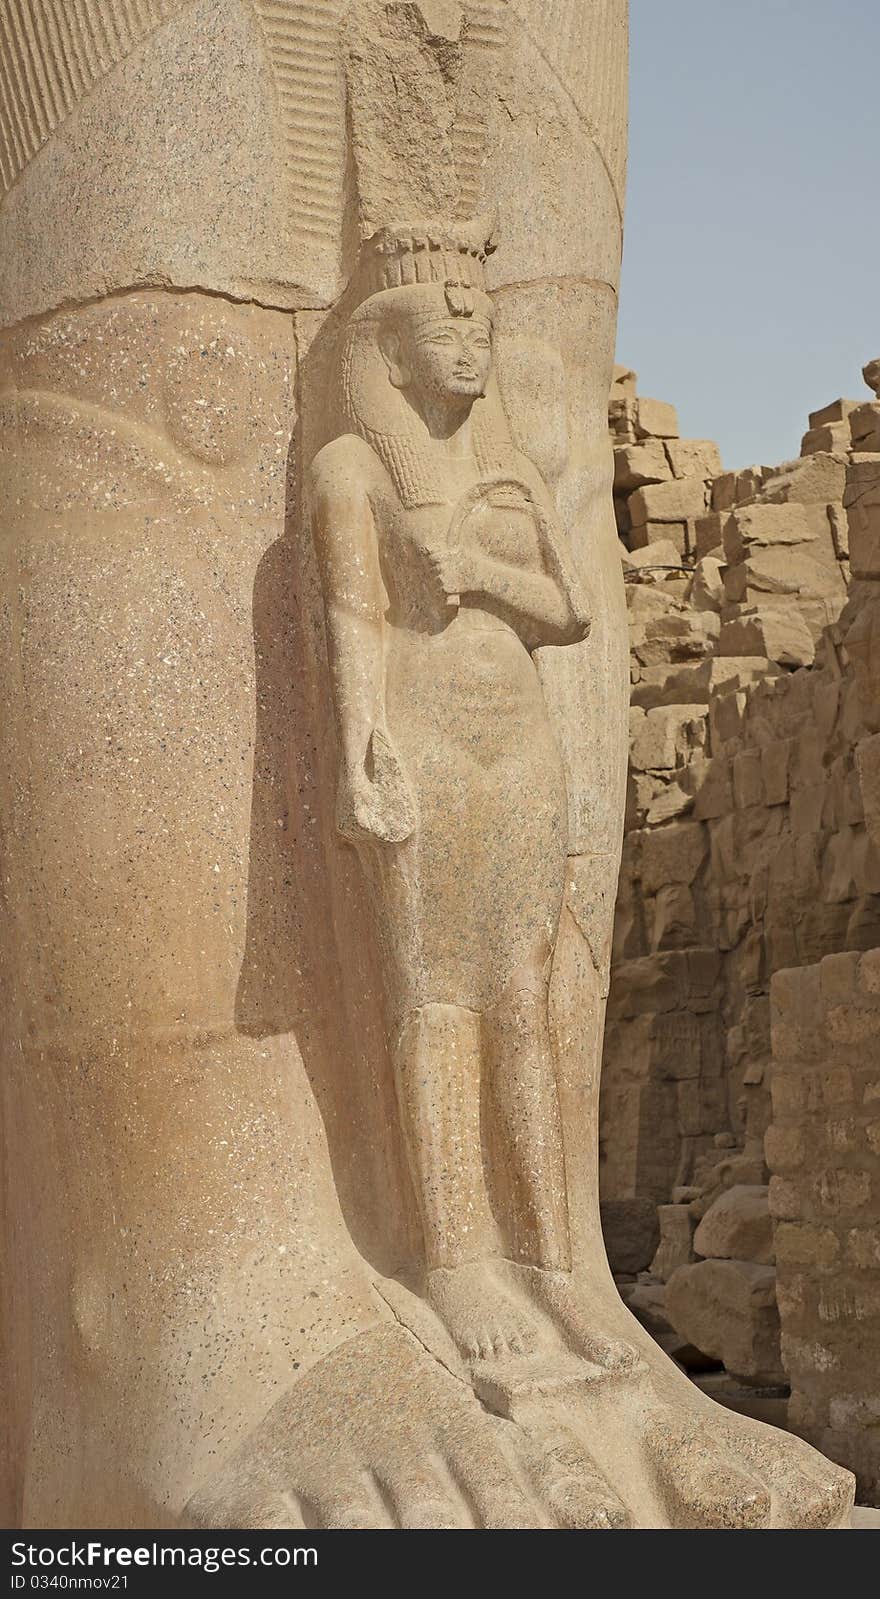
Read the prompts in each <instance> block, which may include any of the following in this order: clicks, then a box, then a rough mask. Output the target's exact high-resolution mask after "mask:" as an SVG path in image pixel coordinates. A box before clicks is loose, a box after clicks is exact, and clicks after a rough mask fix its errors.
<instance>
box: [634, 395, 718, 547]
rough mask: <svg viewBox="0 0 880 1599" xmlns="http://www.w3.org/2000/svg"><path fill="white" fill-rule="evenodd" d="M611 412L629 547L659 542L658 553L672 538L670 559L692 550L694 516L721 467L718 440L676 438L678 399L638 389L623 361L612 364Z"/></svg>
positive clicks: (706, 500) (702, 510)
mask: <svg viewBox="0 0 880 1599" xmlns="http://www.w3.org/2000/svg"><path fill="white" fill-rule="evenodd" d="M608 420H609V426H610V428H611V433H612V438H613V441H614V503H615V510H616V514H617V526H618V532H619V533H620V535H621V537H622V538H624V539H625V541H626V544H627V547H628V548H629V549H631V550H643V549H649V548H650V547H651V546H652V545H655V544H659V545H661V546H662V547H663V548H662V549H661V551H660V552H658V553H657V554H656V556H655V558H656V559H657V560H658V561H659V560H661V559H663V558H665V556H664V554H663V552H664V550H666V547H667V546H670V545H671V546H672V549H673V551H674V554H673V557H672V559H673V562H674V563H675V562H677V561H681V560H682V559H684V558H685V557H689V556H693V553H694V549H695V541H696V523H697V520H698V519H699V518H700V517H702V516H703V515H704V514H705V512H706V507H707V505H708V503H709V492H710V486H711V483H712V479H713V478H715V477H716V476H717V475H718V473H719V472H720V471H721V457H720V455H719V453H718V446H717V444H713V443H712V441H711V439H682V438H680V437H679V430H678V417H677V415H676V411H675V407H674V406H672V405H667V404H666V403H665V402H664V401H662V400H651V399H648V398H647V397H646V396H645V395H639V394H638V393H637V378H636V374H635V372H631V371H630V370H629V369H628V368H626V367H616V368H615V371H614V385H613V387H612V391H611V400H610V404H609V411H608ZM667 553H668V552H667Z"/></svg>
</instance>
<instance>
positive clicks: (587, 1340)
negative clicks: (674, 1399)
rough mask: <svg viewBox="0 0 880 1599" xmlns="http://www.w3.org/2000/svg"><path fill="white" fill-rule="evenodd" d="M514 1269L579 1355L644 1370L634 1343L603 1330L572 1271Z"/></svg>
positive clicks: (607, 1365)
mask: <svg viewBox="0 0 880 1599" xmlns="http://www.w3.org/2000/svg"><path fill="white" fill-rule="evenodd" d="M513 1270H514V1271H515V1273H516V1277H517V1280H518V1281H519V1282H521V1284H522V1287H523V1289H524V1290H525V1291H526V1293H528V1295H529V1297H530V1298H531V1299H533V1300H534V1301H535V1302H536V1303H537V1304H538V1305H540V1306H541V1309H542V1310H543V1311H545V1313H546V1314H547V1315H549V1316H550V1318H551V1320H552V1321H553V1322H555V1324H556V1326H557V1327H558V1328H559V1330H560V1332H561V1333H562V1335H563V1338H564V1339H565V1341H566V1342H567V1343H568V1345H569V1347H570V1348H571V1349H572V1350H573V1351H574V1353H575V1354H576V1355H580V1356H581V1358H582V1359H583V1360H588V1361H590V1363H591V1364H592V1365H594V1366H601V1367H602V1369H603V1370H604V1371H607V1372H620V1373H623V1372H634V1371H636V1370H637V1369H644V1368H643V1366H642V1362H641V1360H640V1357H639V1354H638V1351H637V1350H636V1348H635V1346H634V1345H633V1343H631V1342H629V1341H627V1340H624V1339H622V1338H613V1337H608V1336H606V1334H605V1333H604V1332H603V1331H602V1330H601V1329H600V1327H599V1326H598V1325H597V1318H596V1314H595V1309H594V1307H593V1306H592V1305H591V1303H590V1301H589V1299H588V1297H587V1296H586V1294H585V1293H584V1292H583V1291H582V1289H581V1288H580V1286H579V1284H578V1283H577V1282H576V1280H575V1278H574V1276H573V1275H572V1273H571V1272H567V1271H541V1270H540V1269H539V1268H538V1267H535V1266H517V1267H514V1268H513Z"/></svg>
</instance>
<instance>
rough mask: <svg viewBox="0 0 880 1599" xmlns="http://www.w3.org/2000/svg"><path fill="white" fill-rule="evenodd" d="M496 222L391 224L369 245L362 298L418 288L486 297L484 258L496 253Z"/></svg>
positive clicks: (364, 256) (372, 237) (364, 250)
mask: <svg viewBox="0 0 880 1599" xmlns="http://www.w3.org/2000/svg"><path fill="white" fill-rule="evenodd" d="M493 227H494V218H493V217H489V216H482V217H474V218H473V220H472V221H470V222H452V223H446V222H444V223H440V222H420V223H413V224H405V225H404V224H401V225H397V224H391V225H390V226H389V227H384V228H380V229H379V230H378V232H376V233H373V234H371V235H370V237H369V238H368V239H365V240H364V242H363V244H362V246H361V260H360V273H361V282H362V292H363V295H364V297H365V298H366V297H369V296H370V295H372V294H378V293H380V291H381V290H382V289H401V288H406V287H409V286H410V285H411V284H416V283H439V284H443V285H444V286H445V285H447V284H454V285H460V286H461V287H462V288H465V289H481V290H482V291H483V292H484V293H485V289H486V275H485V266H486V258H487V256H489V255H491V254H492V252H493V251H494V249H495V247H496V246H495V240H494V237H493Z"/></svg>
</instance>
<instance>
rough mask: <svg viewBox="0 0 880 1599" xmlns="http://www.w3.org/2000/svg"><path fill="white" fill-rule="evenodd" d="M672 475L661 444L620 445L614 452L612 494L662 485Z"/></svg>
mask: <svg viewBox="0 0 880 1599" xmlns="http://www.w3.org/2000/svg"><path fill="white" fill-rule="evenodd" d="M672 475H673V473H672V467H671V466H670V464H669V461H668V459H667V455H666V451H665V449H664V447H663V444H662V442H661V441H660V440H659V439H657V440H648V441H647V442H646V443H644V444H621V445H619V446H618V448H617V449H616V450H615V451H614V492H615V494H629V493H631V491H632V490H633V489H640V488H643V487H644V485H645V484H646V483H664V482H665V481H666V480H667V479H668V478H671V477H672Z"/></svg>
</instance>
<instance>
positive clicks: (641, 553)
mask: <svg viewBox="0 0 880 1599" xmlns="http://www.w3.org/2000/svg"><path fill="white" fill-rule="evenodd" d="M665 525H666V524H665V523H664V526H665ZM626 567H627V569H628V570H629V571H630V572H632V573H638V574H640V575H641V576H642V577H643V578H644V579H645V580H646V581H648V582H658V583H663V582H666V581H667V580H668V579H669V577H670V576H671V575H672V574H670V573H669V572H667V571H665V570H664V568H665V567H671V568H673V569H674V570H676V571H685V570H686V568H684V567H682V554H681V551H680V550H679V549H678V548H677V547H676V545H675V544H673V542H672V540H671V539H669V538H665V539H656V540H655V541H654V542H653V543H651V544H646V545H644V546H643V547H642V548H640V549H634V550H628V551H627V555H626Z"/></svg>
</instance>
